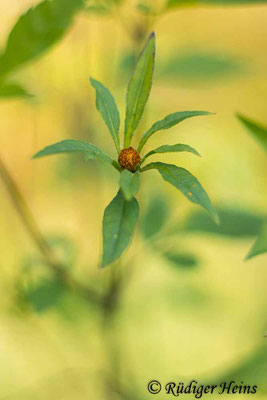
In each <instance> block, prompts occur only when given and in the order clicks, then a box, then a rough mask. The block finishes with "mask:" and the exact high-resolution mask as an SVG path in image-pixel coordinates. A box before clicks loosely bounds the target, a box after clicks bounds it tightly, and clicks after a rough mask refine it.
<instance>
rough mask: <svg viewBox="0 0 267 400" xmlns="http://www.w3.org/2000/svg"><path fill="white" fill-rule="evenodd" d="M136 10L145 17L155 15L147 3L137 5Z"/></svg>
mask: <svg viewBox="0 0 267 400" xmlns="http://www.w3.org/2000/svg"><path fill="white" fill-rule="evenodd" d="M136 8H137V10H138V11H140V12H141V13H142V14H144V15H150V14H152V13H153V10H152V8H151V7H150V6H149V5H148V4H145V3H139V4H137V6H136Z"/></svg>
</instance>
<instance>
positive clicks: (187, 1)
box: [166, 0, 267, 8]
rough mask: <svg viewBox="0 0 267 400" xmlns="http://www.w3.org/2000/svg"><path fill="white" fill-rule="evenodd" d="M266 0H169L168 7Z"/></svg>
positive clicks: (261, 1)
mask: <svg viewBox="0 0 267 400" xmlns="http://www.w3.org/2000/svg"><path fill="white" fill-rule="evenodd" d="M266 2H267V1H266V0H168V2H167V5H166V7H167V8H180V7H187V6H189V7H192V6H195V7H201V6H203V5H211V6H212V5H213V6H231V5H232V6H234V5H237V6H238V5H246V4H247V5H249V4H252V5H255V4H261V3H266Z"/></svg>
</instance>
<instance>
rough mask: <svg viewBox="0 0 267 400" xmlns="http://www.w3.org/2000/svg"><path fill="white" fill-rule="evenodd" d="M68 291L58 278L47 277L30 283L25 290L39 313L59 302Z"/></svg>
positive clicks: (28, 298) (27, 297) (29, 300)
mask: <svg viewBox="0 0 267 400" xmlns="http://www.w3.org/2000/svg"><path fill="white" fill-rule="evenodd" d="M65 293H66V291H65V288H64V287H63V286H62V284H61V283H60V282H59V281H58V280H56V279H46V280H43V281H42V282H40V283H39V284H35V285H30V286H29V287H28V288H27V289H26V292H25V296H26V299H27V300H28V302H29V303H30V304H31V305H32V307H33V308H34V310H35V311H36V312H37V313H43V312H45V311H47V310H48V309H49V308H51V307H54V306H56V305H57V304H58V302H59V301H60V299H61V298H62V297H63V296H64V295H65Z"/></svg>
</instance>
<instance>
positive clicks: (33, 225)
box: [0, 157, 102, 304]
mask: <svg viewBox="0 0 267 400" xmlns="http://www.w3.org/2000/svg"><path fill="white" fill-rule="evenodd" d="M0 176H1V178H2V180H3V182H4V184H5V186H6V189H7V191H8V194H9V196H10V198H11V200H12V202H13V205H14V207H15V208H16V210H17V212H18V214H19V216H20V218H21V220H22V222H23V224H24V226H25V228H26V230H27V231H28V233H29V235H30V237H31V238H32V241H33V242H34V243H35V245H36V247H37V248H38V249H39V251H40V253H41V254H42V256H43V259H44V260H45V262H46V264H47V265H49V266H50V267H51V268H52V269H53V270H54V272H55V273H56V274H57V275H58V277H59V278H60V280H61V281H62V283H64V284H65V285H66V286H67V287H69V288H70V289H72V290H74V291H77V292H79V294H80V295H81V296H82V297H84V298H85V299H86V300H88V301H90V302H93V303H99V304H100V303H102V302H101V297H100V295H99V294H98V293H97V292H96V291H95V290H93V289H92V288H90V287H89V286H87V285H84V284H82V283H81V282H79V281H76V280H75V279H73V278H72V277H71V276H70V274H69V273H68V272H67V271H66V269H65V266H64V264H62V263H61V262H60V261H59V260H58V259H57V257H56V256H55V254H54V252H53V249H52V248H51V246H50V245H49V243H48V242H47V241H46V239H45V237H44V236H43V234H42V232H41V230H40V228H39V226H38V224H37V222H36V220H35V218H34V216H33V214H32V212H31V210H30V208H29V206H28V205H27V203H26V201H25V199H24V197H23V195H22V193H21V191H20V190H19V188H18V186H17V184H16V182H15V181H14V179H13V178H12V176H11V175H10V173H9V171H8V169H7V168H6V166H5V164H4V162H3V160H2V159H1V157H0Z"/></svg>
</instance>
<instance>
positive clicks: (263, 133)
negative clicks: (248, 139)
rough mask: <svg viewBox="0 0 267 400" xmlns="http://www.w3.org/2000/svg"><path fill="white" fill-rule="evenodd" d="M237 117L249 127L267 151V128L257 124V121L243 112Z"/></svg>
mask: <svg viewBox="0 0 267 400" xmlns="http://www.w3.org/2000/svg"><path fill="white" fill-rule="evenodd" d="M237 118H238V119H239V121H241V122H242V124H243V125H244V126H245V127H246V128H247V129H248V131H249V132H250V133H251V134H252V136H253V137H254V138H255V139H256V140H257V141H258V142H259V144H260V145H261V147H262V148H263V149H264V150H265V151H267V128H265V127H263V126H261V125H259V124H257V123H256V122H254V121H252V120H251V119H248V118H247V117H244V116H243V115H241V114H237Z"/></svg>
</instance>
